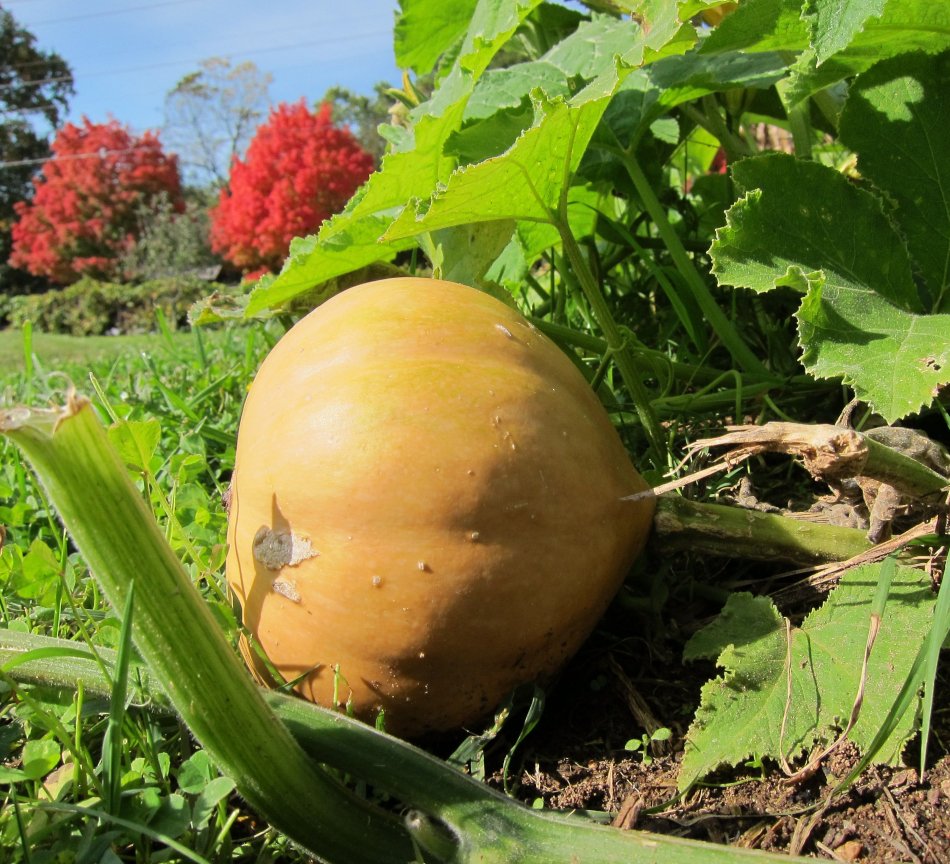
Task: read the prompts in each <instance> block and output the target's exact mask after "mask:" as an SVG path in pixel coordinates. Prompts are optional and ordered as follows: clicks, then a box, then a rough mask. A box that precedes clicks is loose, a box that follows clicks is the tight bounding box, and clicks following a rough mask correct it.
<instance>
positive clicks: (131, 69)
mask: <svg viewBox="0 0 950 864" xmlns="http://www.w3.org/2000/svg"><path fill="white" fill-rule="evenodd" d="M390 32H391V31H390V30H377V31H375V32H372V33H354V34H352V35H350V36H338V37H336V38H333V39H312V40H309V41H307V42H293V43H291V44H289V45H271V46H270V47H268V48H254V49H251V50H250V51H238V52H235V53H234V54H233V55H232V56H235V57H246V56H249V55H255V54H267V53H270V52H273V51H288V50H290V49H291V48H309V47H312V46H314V45H337V44H339V43H341V42H354V41H357V40H359V39H371V38H372V39H375V38H376V37H377V36H386V35H388V34H389V33H390ZM192 62H199V63H200V62H201V61H189V60H166V61H164V62H162V63H149V64H148V65H145V66H128V67H126V68H124V69H103V70H100V71H99V72H83V73H81V75H80V77H82V78H93V77H99V76H102V75H125V74H128V73H130V72H148V71H150V70H152V69H167V68H169V67H172V66H182V65H189V64H191V63H192ZM60 81H70V82H72V83H75V82H76V76H75V75H55V76H52V77H50V78H40V79H37V80H36V81H22V82H18V83H11V84H0V91H2V90H12V89H14V88H16V87H41V86H44V85H46V84H55V83H57V82H60Z"/></svg>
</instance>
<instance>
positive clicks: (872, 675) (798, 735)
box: [677, 564, 934, 789]
mask: <svg viewBox="0 0 950 864" xmlns="http://www.w3.org/2000/svg"><path fill="white" fill-rule="evenodd" d="M880 568H881V565H878V564H874V565H866V566H863V567H857V568H854V569H853V570H850V571H848V572H847V573H846V574H845V575H844V576H843V577H842V579H841V584H840V585H839V586H838V587H837V588H836V589H835V590H834V591H833V592H832V593H831V594H830V595H829V596H828V599H827V600H826V602H825V604H824V605H823V606H822V607H821V608H820V609H817V610H815V611H814V612H812V613H811V614H810V615H809V616H808V617H807V618H806V619H805V621H804V622H803V623H802V625H801V627H800V628H798V627H792V628H791V631H790V641H789V638H788V636H787V634H786V628H785V622H784V620H783V618H782V616H781V615H780V614H779V612H778V610H777V609H775V607H774V606H773V605H772V603H771V601H770V600H768V599H767V598H761V597H758V598H756V597H752V595H750V594H735V595H733V596H732V597H730V599H729V601H728V602H727V604H726V607H725V609H724V610H723V612H722V614H721V615H720V617H719V618H718V619H717V620H716V621H714V622H713V623H712V624H710V625H709V626H708V627H706V628H704V629H703V630H701V631H699V632H698V633H697V634H696V635H695V636H694V637H693V639H691V640H690V642H689V643H688V644H687V646H686V651H685V657H686V659H697V658H700V657H714V656H717V655H718V660H717V663H718V665H719V666H721V667H722V668H723V669H724V670H725V672H724V674H723V675H722V676H721V677H719V678H716V679H714V680H713V681H710V682H709V683H707V684H706V685H705V686H704V687H703V690H702V700H701V704H700V707H699V709H698V710H697V712H696V717H695V719H694V720H693V723H692V725H691V726H690V729H689V732H688V734H687V741H686V750H685V752H684V755H683V762H682V765H681V768H680V775H679V778H678V781H677V782H678V785H679V788H680V789H687V788H689V787H690V786H692V785H693V784H694V783H695V782H696V781H697V780H699V779H700V778H702V777H703V776H705V775H707V774H709V773H710V772H712V771H714V770H715V769H716V768H718V767H721V766H724V765H733V766H735V765H740V764H741V763H743V762H745V761H746V760H748V759H750V758H752V759H757V760H761V759H787V760H789V761H792V760H794V759H796V758H798V757H800V756H801V755H802V754H805V753H807V752H808V751H809V750H810V749H811V748H812V747H813V746H814V745H816V744H818V743H822V744H827V743H830V742H831V741H833V740H834V739H835V737H836V736H837V734H838V732H839V731H840V730H842V729H843V728H844V727H845V726H846V725H847V722H848V718H849V716H850V715H851V711H852V707H853V705H854V701H855V697H856V695H857V693H858V688H859V684H860V681H861V669H862V662H863V658H864V651H865V646H866V644H867V637H868V631H869V627H870V615H871V611H872V606H873V602H874V594H875V585H876V583H877V580H878V577H879V573H880ZM933 605H934V599H933V592H932V591H931V590H930V583H929V579H928V578H927V576H926V574H924V573H923V572H922V571H920V570H916V569H914V568H910V567H899V568H897V572H896V574H895V577H894V580H893V582H892V585H891V592H890V596H889V598H888V603H887V606H886V608H885V612H884V616H883V620H882V623H881V628H880V631H879V632H878V635H877V639H876V641H875V643H874V647H873V650H872V651H871V656H870V660H869V663H868V670H867V678H866V684H865V692H864V699H863V703H862V706H861V711H860V714H859V716H858V720H857V722H856V724H855V726H854V727H853V728H852V730H851V732H850V734H849V736H848V737H849V739H850V740H851V741H852V742H853V743H854V744H855V745H856V746H857V747H858V748H859V749H861V750H864V749H866V748H867V747H868V746H869V745H870V743H871V741H872V740H873V738H874V735H875V733H876V732H877V730H878V728H880V726H881V725H882V724H883V723H884V722H885V719H886V718H887V716H888V712H889V710H890V707H891V705H892V704H893V702H894V700H895V698H896V696H897V694H898V692H899V691H900V689H901V686H902V685H903V683H904V679H905V678H906V676H907V674H908V672H909V671H910V669H911V667H912V666H913V663H914V658H915V657H916V654H917V649H918V642H917V641H916V640H914V639H908V638H907V634H908V633H925V632H926V630H927V627H928V626H929V621H930V617H931V614H932V611H933ZM789 660H790V662H789ZM789 674H790V676H791V683H790V686H789V680H788V676H789ZM789 694H790V698H789ZM913 714H914V712H913V711H909V712H907V714H906V715H905V716H904V717H903V718H902V719H901V721H900V723H899V724H898V726H897V728H896V729H895V731H894V732H893V733H892V735H891V736H890V738H888V740H887V742H886V743H885V745H884V747H883V748H882V749H881V751H880V752H879V753H878V755H877V756H876V757H875V758H876V761H878V762H893V761H894V760H896V759H897V758H899V756H900V751H901V748H902V746H903V744H904V743H905V742H906V740H907V739H908V738H909V737H910V735H911V734H912V732H913V727H914V716H913Z"/></svg>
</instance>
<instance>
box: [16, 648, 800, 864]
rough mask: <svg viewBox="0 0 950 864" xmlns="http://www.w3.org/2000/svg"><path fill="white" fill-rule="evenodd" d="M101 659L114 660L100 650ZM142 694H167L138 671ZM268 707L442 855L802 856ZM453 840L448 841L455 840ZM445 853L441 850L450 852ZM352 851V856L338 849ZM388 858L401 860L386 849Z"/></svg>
mask: <svg viewBox="0 0 950 864" xmlns="http://www.w3.org/2000/svg"><path fill="white" fill-rule="evenodd" d="M71 645H72V643H68V642H63V641H61V640H53V639H47V638H45V637H39V636H31V635H25V634H20V633H12V632H4V631H0V664H2V665H3V666H6V667H8V668H10V669H11V673H10V674H11V675H13V676H15V677H17V678H19V679H20V680H26V681H30V682H32V683H44V676H45V675H46V674H47V671H48V667H47V666H46V665H45V662H46V661H44V660H43V659H42V658H37V659H32V658H31V657H30V656H29V655H28V652H29V653H31V654H32V655H34V656H35V655H37V654H42V653H44V652H46V653H51V652H54V651H56V650H59V649H68V648H70V646H71ZM101 653H102V655H103V659H104V660H105V661H106V663H107V664H112V663H114V661H115V655H114V653H113V652H110V651H102V652H101ZM57 665H58V666H59V667H60V668H59V669H58V670H57V672H56V674H55V677H54V679H53V680H52V681H50V682H46V683H50V684H56V685H59V684H62V683H65V682H68V681H69V680H70V679H74V680H81V681H83V686H84V687H85V689H86V692H88V693H97V694H107V693H108V692H109V686H110V685H109V678H108V676H107V675H106V674H105V673H104V672H103V670H102V669H101V668H100V667H99V666H98V665H97V664H96V663H95V662H93V661H92V660H90V659H84V658H82V657H80V656H76V654H75V652H73V653H72V654H68V655H64V656H63V657H62V659H61V661H60V663H58V664H57ZM144 685H145V687H146V688H147V689H146V691H145V693H144V694H143V695H147V696H148V698H149V701H150V702H151V703H152V704H155V705H160V706H164V705H166V704H167V697H166V695H165V693H164V691H163V690H162V688H160V687H159V686H157V683H156V681H155V679H151V678H148V677H145V678H144ZM262 696H263V698H264V699H265V700H266V701H267V703H268V704H269V705H270V706H271V708H272V710H273V711H274V713H275V714H276V715H277V716H278V717H280V719H281V720H282V721H283V722H284V723H285V724H286V726H287V728H288V729H290V731H291V732H292V733H293V735H294V736H295V737H296V738H297V740H298V741H299V742H300V744H301V746H302V747H303V748H304V750H306V751H307V752H308V753H309V754H310V755H311V756H312V757H313V758H314V759H316V760H318V761H321V762H324V763H326V764H328V765H330V766H331V767H335V768H338V769H340V770H343V771H346V772H347V773H349V774H351V775H352V776H355V777H357V778H359V779H361V780H364V781H366V782H368V783H371V784H373V785H374V786H376V787H377V788H380V789H384V790H386V791H387V792H389V793H390V794H392V795H394V796H395V797H396V798H398V799H399V800H401V801H402V802H403V803H404V804H406V805H407V806H409V807H412V808H416V809H415V810H414V811H411V812H410V814H409V815H408V817H407V820H406V824H407V828H408V830H409V831H410V832H411V833H412V834H413V835H414V836H415V837H416V839H417V841H418V842H419V845H420V846H421V847H422V848H424V849H428V850H431V851H433V852H435V853H436V854H437V856H438V857H440V858H441V859H442V860H443V861H445V862H447V864H475V862H479V864H574V862H590V864H635V862H641V861H642V862H647V861H649V862H651V864H707V862H708V864H732V862H736V861H746V860H748V861H749V862H750V864H752V862H761V864H779V862H784V864H790V862H793V861H796V860H803V859H794V858H790V857H788V856H785V855H770V854H767V853H763V852H757V851H753V850H748V849H738V848H735V847H730V846H719V845H713V844H710V843H702V842H699V841H695V840H683V839H680V838H677V837H668V836H663V835H658V834H652V833H648V832H644V831H619V830H617V829H614V828H610V827H607V826H604V825H598V824H595V823H593V822H590V821H587V820H585V819H583V818H580V817H575V816H570V815H564V814H559V813H550V812H538V811H534V810H529V809H527V808H526V807H523V806H521V805H520V804H517V803H515V802H514V801H512V799H510V798H507V797H506V796H504V795H502V794H500V793H499V792H496V791H495V790H493V789H490V788H489V787H487V786H484V785H483V784H481V783H479V782H477V781H476V780H473V779H472V778H471V777H469V776H467V775H465V774H463V773H461V772H460V771H458V770H456V769H455V768H450V767H449V766H447V765H446V764H445V763H444V762H442V761H441V760H439V759H436V758H435V757H433V756H431V755H430V754H428V753H426V752H424V751H422V750H419V749H418V748H416V747H413V746H412V745H411V744H407V743H405V742H403V741H400V740H398V739H396V738H392V737H390V736H388V735H386V734H384V733H382V732H378V731H376V730H375V729H372V728H371V727H369V726H367V725H365V724H363V723H360V722H359V721H356V720H353V719H351V718H348V717H346V716H344V715H342V714H339V713H335V712H331V711H327V710H325V709H321V708H318V707H316V706H314V705H311V704H310V703H308V702H304V701H303V700H301V699H298V698H294V697H291V696H287V695H284V694H280V693H275V692H264V693H262ZM456 841H457V846H456V845H455V842H456ZM450 853H451V854H450ZM340 860H341V861H342V860H355V859H340ZM391 860H392V861H393V862H398V864H402V862H403V861H407V860H410V859H409V858H400V857H398V853H397V852H396V851H395V850H394V853H393V856H392V859H391Z"/></svg>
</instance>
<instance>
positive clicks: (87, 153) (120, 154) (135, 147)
mask: <svg viewBox="0 0 950 864" xmlns="http://www.w3.org/2000/svg"><path fill="white" fill-rule="evenodd" d="M52 150H53V155H52V156H51V157H50V158H49V159H48V160H47V161H46V162H44V163H43V167H42V169H41V173H40V175H39V176H38V177H37V179H36V180H34V181H33V185H34V188H35V193H34V195H33V197H32V199H31V200H29V201H20V202H18V203H17V204H16V205H15V209H16V213H17V222H16V223H15V224H14V226H13V250H12V252H11V255H10V264H12V265H13V266H14V267H20V268H22V269H24V270H28V271H29V272H30V273H32V274H33V275H35V276H43V277H46V278H48V279H49V280H50V281H52V282H55V283H58V284H62V285H68V284H69V283H71V282H75V281H76V280H77V279H79V278H80V277H81V276H92V277H95V278H113V277H114V276H115V275H116V273H117V263H118V259H119V256H120V255H121V254H122V253H123V252H125V251H126V250H127V249H128V248H129V247H130V246H131V245H133V243H134V242H135V238H136V232H137V230H138V223H137V220H136V217H137V214H138V212H139V211H140V209H141V207H142V206H143V205H146V206H148V205H150V204H151V202H153V201H154V200H155V199H156V198H157V196H159V195H161V194H164V195H166V196H167V198H168V200H169V201H171V202H172V205H173V206H174V207H175V208H177V209H179V210H180V209H182V207H183V206H184V204H183V201H182V198H181V180H180V178H179V175H178V161H177V159H176V157H175V156H173V155H166V154H165V153H164V151H163V150H162V145H161V143H160V142H159V140H158V138H157V137H156V136H155V135H154V134H153V133H151V132H146V133H145V134H144V135H141V136H135V135H133V134H132V133H131V132H129V130H128V129H126V128H125V127H124V126H121V125H120V124H119V123H118V122H117V121H115V120H112V121H110V122H108V123H92V122H90V121H89V120H88V119H84V120H83V124H82V125H81V126H76V125H74V124H72V123H67V124H66V125H65V126H63V127H62V128H61V129H60V130H59V132H57V133H56V138H55V139H54V141H53V144H52Z"/></svg>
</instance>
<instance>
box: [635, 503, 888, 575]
mask: <svg viewBox="0 0 950 864" xmlns="http://www.w3.org/2000/svg"><path fill="white" fill-rule="evenodd" d="M653 537H654V540H655V542H657V543H660V544H662V546H663V547H664V548H666V549H669V548H674V547H680V548H685V549H690V550H693V551H696V552H699V553H703V554H708V555H721V556H723V557H726V558H751V559H755V560H762V561H776V560H779V561H789V562H791V563H793V564H799V565H812V564H823V563H826V562H829V561H843V560H845V559H847V558H851V557H853V556H855V555H859V554H860V553H861V552H866V551H867V550H868V549H870V548H871V545H872V544H871V542H870V541H869V540H868V539H867V536H866V535H865V532H864V531H861V530H859V529H857V528H843V527H840V526H838V525H829V524H827V523H824V522H812V521H810V520H805V519H795V518H794V517H791V516H781V515H779V514H777V513H763V512H760V511H758V510H744V509H742V508H741V507H732V506H729V505H726V504H701V503H698V502H696V501H687V500H686V499H685V498H680V497H679V496H678V495H660V496H659V497H658V498H657V506H656V513H655V515H654V517H653Z"/></svg>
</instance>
